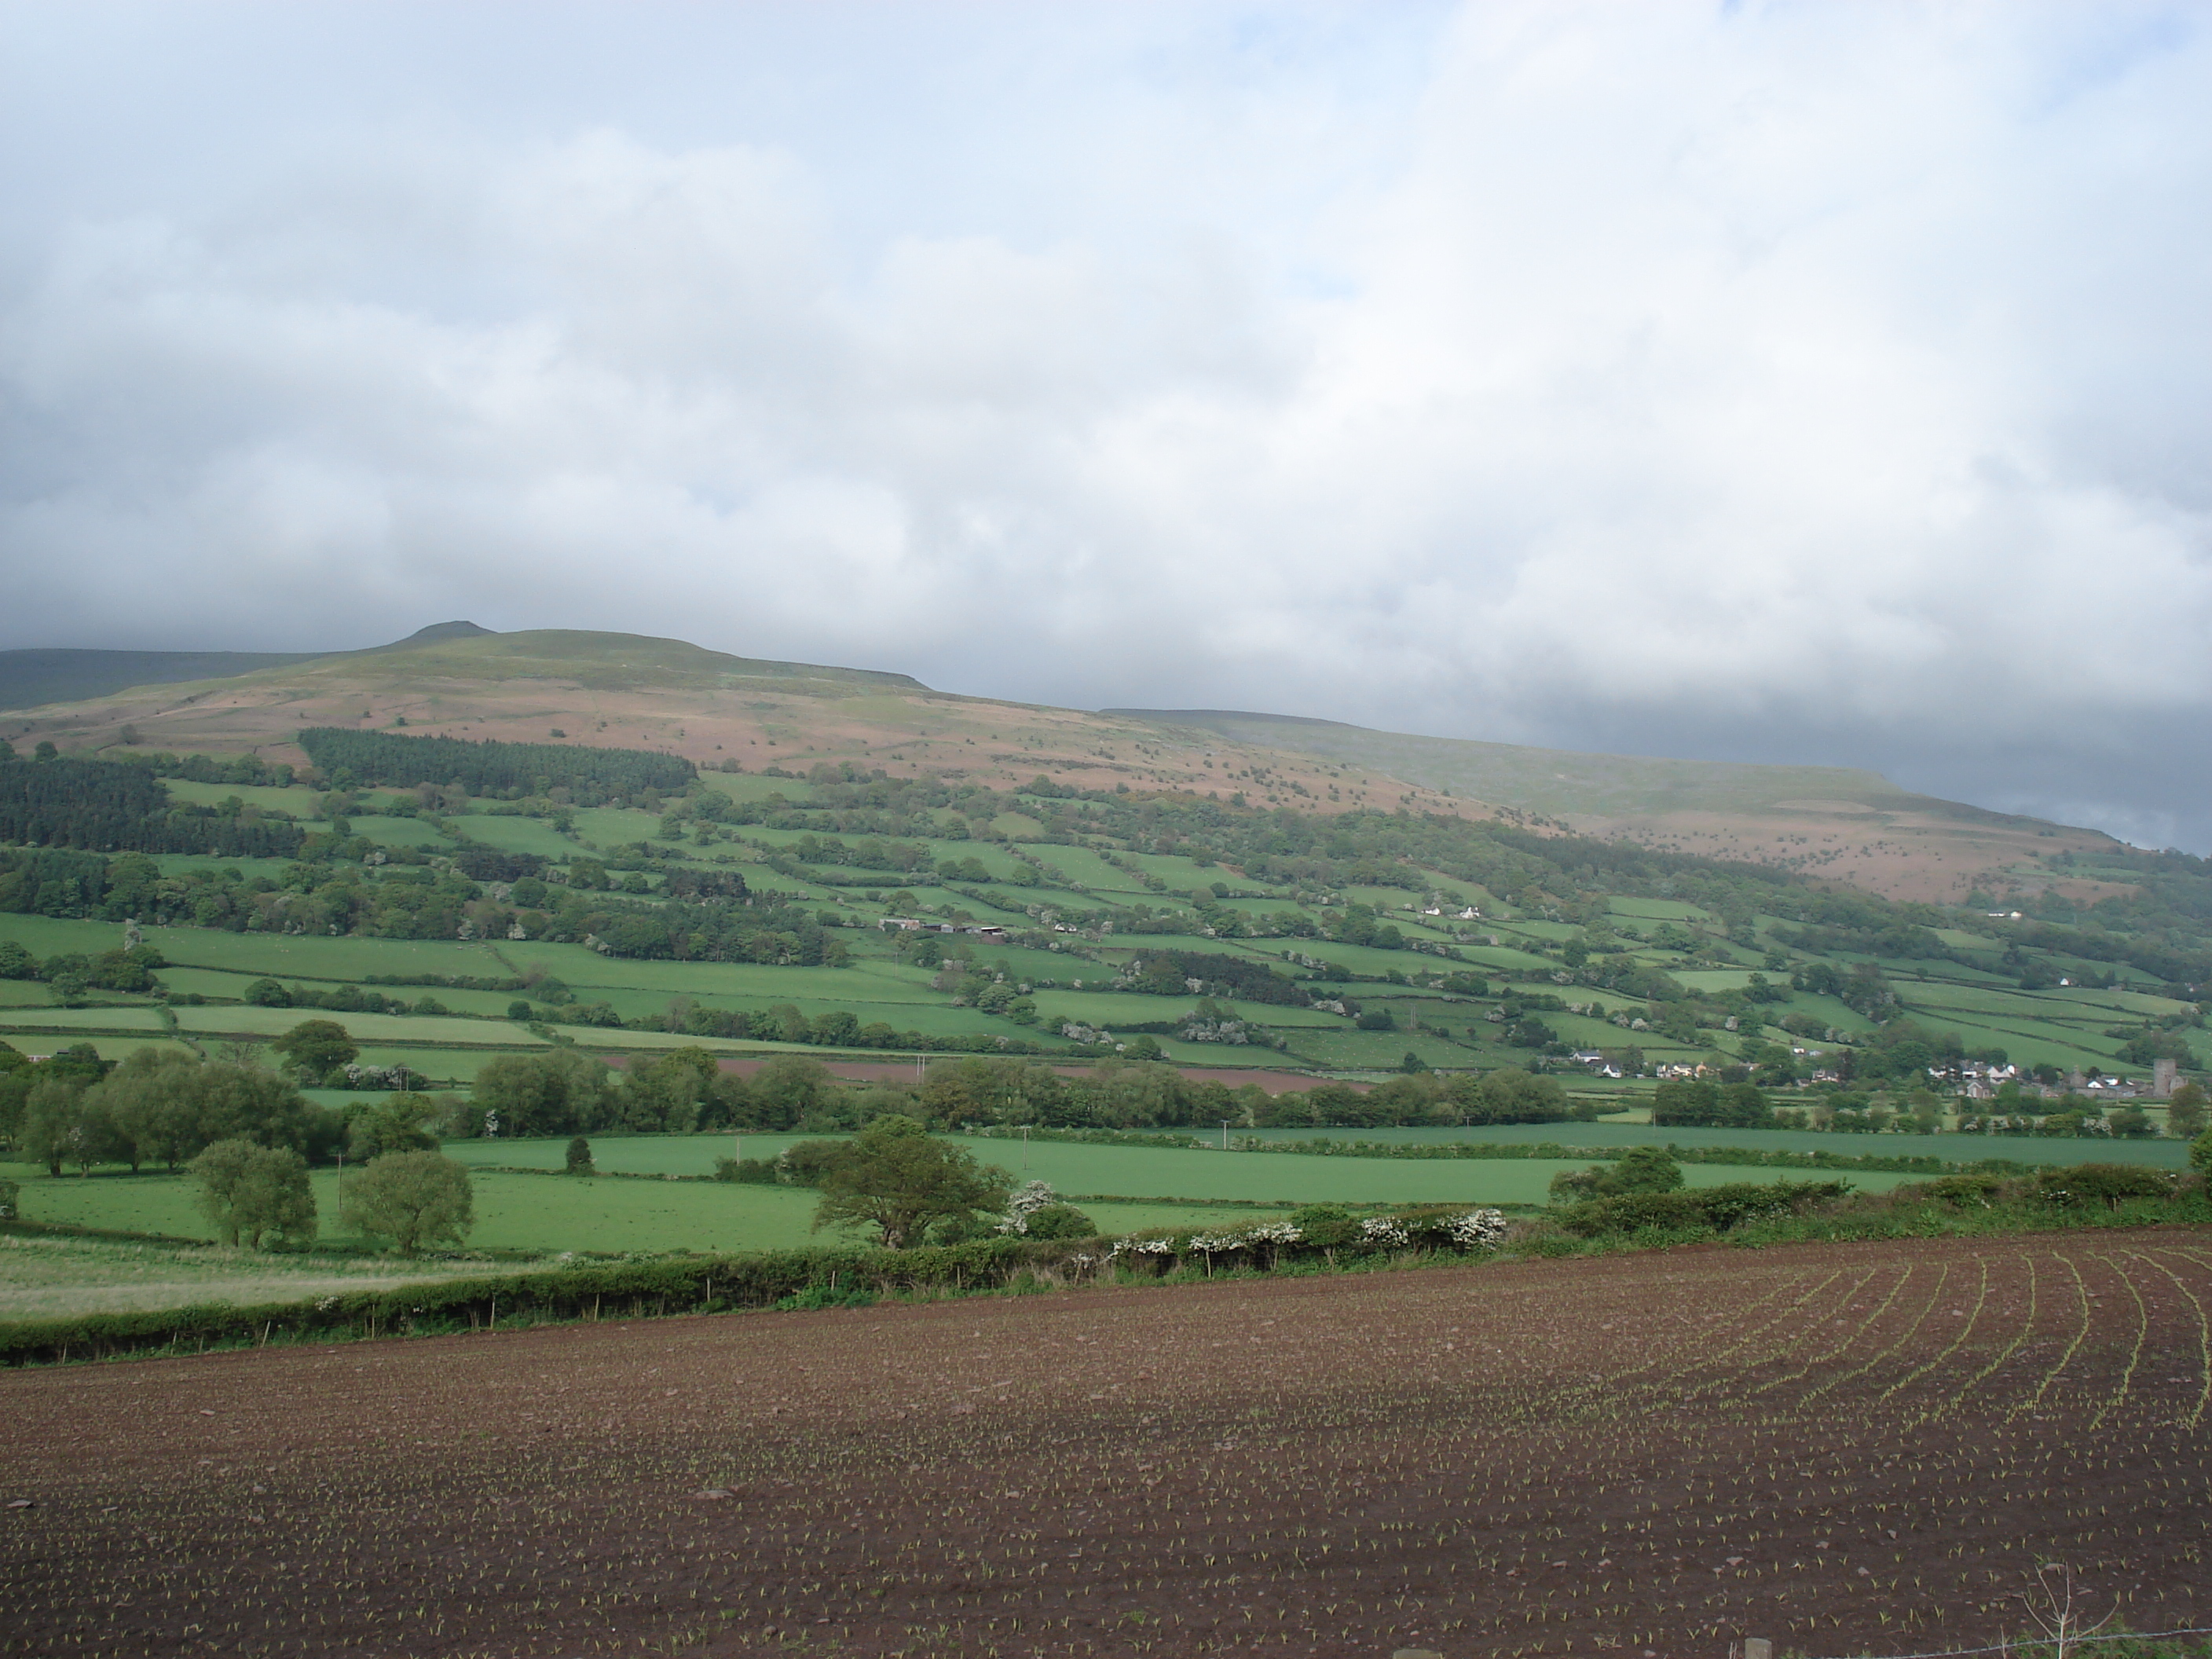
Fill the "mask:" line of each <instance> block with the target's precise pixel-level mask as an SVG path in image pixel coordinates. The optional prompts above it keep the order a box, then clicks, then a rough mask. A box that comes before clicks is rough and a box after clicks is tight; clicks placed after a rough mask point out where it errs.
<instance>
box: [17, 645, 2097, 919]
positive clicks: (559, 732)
mask: <svg viewBox="0 0 2212 1659" xmlns="http://www.w3.org/2000/svg"><path fill="white" fill-rule="evenodd" d="M307 726H349V727H354V728H357V729H379V728H391V729H394V730H399V729H404V730H407V731H410V732H424V733H431V734H440V735H447V736H455V737H473V738H505V739H508V740H513V741H520V742H544V741H547V740H548V739H549V738H551V739H553V740H556V741H558V740H568V741H578V742H585V743H592V744H607V745H611V746H622V747H638V748H647V749H658V750H666V751H668V752H672V753H680V754H683V755H684V756H686V757H688V758H690V759H691V760H693V761H694V762H695V763H698V764H700V765H702V766H708V767H730V766H734V767H736V768H738V769H742V770H746V771H760V770H763V769H768V768H770V767H776V768H781V769H785V770H786V771H790V772H794V773H804V772H805V771H806V770H808V769H811V768H813V767H816V766H819V765H829V766H831V767H833V768H837V769H853V770H854V771H855V772H857V773H860V774H863V775H864V774H866V773H867V772H871V771H874V770H878V769H880V770H883V771H884V772H885V773H886V774H888V775H915V774H917V773H920V772H923V771H933V772H938V773H940V774H942V775H946V776H951V777H960V778H968V779H974V780H976V781H988V782H991V783H992V784H994V787H1009V786H1012V785H1017V784H1026V783H1028V782H1030V781H1032V780H1033V779H1035V778H1036V777H1039V776H1042V777H1045V778H1047V779H1048V780H1049V781H1052V782H1054V783H1055V784H1057V785H1060V786H1062V787H1073V788H1079V789H1105V790H1128V791H1133V792H1138V793H1143V792H1146V791H1154V792H1161V793H1174V792H1189V793H1198V794H1201V795H1209V796H1212V798H1214V799H1221V800H1225V801H1231V802H1237V803H1241V804H1243V805H1249V806H1253V807H1257V808H1270V807H1281V808H1291V809H1293V810H1297V811H1308V812H1316V813H1322V814H1328V813H1334V812H1342V811H1358V810H1368V811H1401V810H1402V811H1419V812H1438V813H1448V814H1450V815H1454V816H1458V817H1500V818H1504V819H1507V820H1509V821H1512V822H1518V823H1526V824H1529V825H1531V826H1532V827H1537V828H1545V827H1556V828H1559V829H1573V830H1576V831H1577V832H1578V833H1582V834H1585V835H1594V836H1601V837H1603V838H1608V839H1614V840H1621V841H1629V842H1637V843H1638V844H1641V845H1645V846H1650V847H1655V848H1663V849H1666V850H1670V851H1677V852H1684V853H1691V854H1700V855H1704V856H1710V857H1721V858H1736V859H1746V860H1752V861H1755V862H1760V863H1765V864H1771V865H1774V866H1779V867H1783V868H1788V869H1792V870H1796V871H1797V872H1800V873H1803V874H1807V875H1811V876H1814V877H1816V878H1827V879H1832V880H1835V881H1837V882H1838V883H1840V884H1849V885H1856V886H1861V887H1865V888H1867V889H1869V890H1874V891H1879V892H1884V893H1887V894H1889V895H1891V896H1899V897H1919V898H1933V899H1947V900H1949V901H1952V902H1957V901H1959V900H1960V899H1962V898H1963V897H1965V896H1967V895H1968V894H1970V893H1972V892H1973V891H1976V890H1983V891H1985V892H1986V893H1987V894H1988V895H1989V896H1990V897H1991V899H1992V901H1993V902H1997V901H2000V900H2001V899H2002V896H2003V895H2005V894H2007V893H2013V894H2020V893H2027V892H2034V891H2040V890H2045V888H2053V887H2056V888H2060V889H2062V890H2068V891H2069V892H2074V893H2077V894H2078V895H2079V896H2093V894H2094V891H2095V888H2096V884H2095V883H2093V881H2083V880H2081V879H2080V878H2073V877H2063V876H2060V875H2058V874H2057V873H2056V872H2054V871H2052V870H2051V868H2050V867H2049V865H2048V855H2049V854H2053V853H2058V852H2096V851H2101V850H2105V849H2109V848H2112V847H2114V846H2116V845H2117V843H2115V842H2112V841H2111V839H2110V838H2109V837H2106V836H2103V835H2101V834H2100V833H2098V832H2095V831H2091V830H2082V829H2072V828H2069V827H2066V826H2059V825H2049V824H2045V823H2041V822H2039V821H2038V820H2034V819H2029V818H2021V817H2009V816H2008V815H2006V814H2003V813H1996V812H1990V811H1985V810H1984V809H1982V808H1978V807H1973V806H1969V805H1964V804H1962V803H1959V802H1954V801H1945V800H1942V799H1939V798H1936V797H1933V796H1926V795H1918V794H1915V793H1911V792H1910V791H1906V790H1904V789H1901V788H1899V787H1897V786H1896V785H1894V784H1893V783H1891V782H1889V781H1888V780H1887V779H1885V778H1882V777H1881V775H1879V774H1877V773H1873V772H1864V771H1857V770H1853V769H1844V768H1837V767H1811V766H1807V767H1788V766H1774V765H1763V764H1759V763H1746V762H1722V761H1685V760H1673V759H1665V758H1654V757H1637V756H1605V755H1593V754H1584V753H1580V752H1577V751H1572V750H1547V749H1539V748H1534V747H1532V746H1526V745H1517V744H1497V743H1489V742H1484V741H1480V740H1475V739H1467V738H1427V737H1420V736H1416V735H1413V734H1410V733H1404V732H1381V731H1376V730H1373V729H1371V728H1368V727H1364V726H1351V725H1347V724H1346V723H1343V722H1340V721H1334V720H1317V719H1315V718H1313V717H1310V716H1303V715H1271V714H1257V713H1252V712H1249V711H1235V710H1219V709H1214V710H1207V709H1135V708H1109V709H1103V710H1098V711H1095V712H1094V711H1084V710H1079V709H1069V708H1053V707H1051V706H1048V705H1043V704H1031V703H1020V702H1008V701H1005V700H1000V699H992V698H982V697H970V696H963V695H961V694H959V693H956V692H947V691H939V690H933V689H932V688H931V687H929V686H927V685H925V684H922V683H921V681H920V680H917V679H915V678H913V677H912V676H910V675H907V674H902V673H897V672H895V671H886V670H877V669H854V668H841V667H835V666H830V665H820V664H807V663H796V662H787V661H781V660H778V659H763V658H750V657H738V656H734V655H732V654H730V653H725V652H719V651H714V650H711V649H708V647H702V646H697V645H694V644H691V643H690V642H689V641H683V640H676V639H667V638H660V637H657V636H653V635H633V634H615V633H608V632H604V631H595V630H586V629H526V630H519V631H515V632H511V633H494V632H493V631H491V630H489V629H482V628H479V627H478V626H477V624H475V623H438V624H434V625H433V626H432V627H430V628H428V629H422V630H420V631H418V633H416V635H410V637H409V638H408V639H405V640H402V641H394V642H393V643H392V644H391V645H388V646H384V647H371V648H369V649H368V650H363V651H354V652H341V653H331V654H328V655H325V656H322V657H315V658H288V659H287V660H285V661H284V662H283V663H280V664H276V665H267V666H261V667H257V668H254V669H252V670H250V671H246V672H243V673H236V674H231V675H228V676H216V677H211V678H204V679H201V680H197V681H178V682H159V683H153V684H141V685H137V686H133V687H128V688H123V689H120V690H116V691H113V692H111V693H105V694H101V695H98V696H86V697H80V698H77V699H76V700H74V701H71V702H57V703H49V704H46V705H42V706H40V707H37V708H30V709H26V710H22V711H20V712H18V713H15V714H9V715H8V716H7V717H6V719H5V720H4V721H0V735H4V736H7V737H9V738H11V739H13V740H15V741H16V742H18V743H19V744H20V743H21V742H23V741H24V740H26V739H28V740H30V741H33V742H36V741H38V740H40V739H45V740H48V741H52V742H53V743H55V744H57V745H58V746H59V747H61V748H63V749H65V750H76V751H80V752H91V751H98V750H106V749H114V748H118V747H120V748H131V747H137V746H145V747H150V748H158V749H166V750H176V751H178V752H191V751H193V750H204V751H207V752H210V753H255V754H259V755H261V756H263V757H264V758H267V759H270V760H287V761H291V762H293V763H296V764H304V763H305V762H306V757H305V755H304V754H302V753H301V752H300V751H299V750H298V748H297V745H296V743H295V738H296V735H297V733H298V732H300V730H301V729H302V728H303V727H307Z"/></svg>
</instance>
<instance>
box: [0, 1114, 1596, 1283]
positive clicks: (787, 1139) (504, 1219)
mask: <svg viewBox="0 0 2212 1659" xmlns="http://www.w3.org/2000/svg"><path fill="white" fill-rule="evenodd" d="M794 1139H799V1137H797V1136H793V1135H748V1136H747V1137H746V1138H745V1147H744V1151H745V1154H746V1156H747V1157H756V1158H757V1157H769V1156H773V1155H774V1154H775V1152H780V1151H781V1150H782V1148H784V1147H785V1146H789V1145H790V1144H791V1143H792V1141H793V1140H794ZM969 1144H970V1145H972V1146H975V1147H976V1148H977V1150H978V1151H979V1152H981V1155H982V1156H984V1157H986V1158H991V1157H994V1156H995V1157H996V1158H998V1159H999V1161H1000V1162H1002V1163H1005V1164H1007V1165H1008V1166H1009V1167H1010V1168H1012V1170H1014V1171H1015V1172H1016V1173H1017V1174H1018V1175H1024V1178H1026V1177H1027V1176H1028V1175H1030V1174H1036V1175H1037V1176H1039V1178H1049V1176H1048V1175H1046V1173H1045V1172H1043V1171H1042V1170H1033V1171H1027V1172H1024V1170H1022V1168H1021V1158H1020V1157H1019V1152H1020V1146H1019V1143H1016V1144H1015V1146H1014V1147H1013V1152H1014V1153H1015V1156H1014V1157H1012V1158H1007V1157H1006V1152H1007V1150H1008V1149H1007V1145H1006V1142H1004V1141H993V1142H988V1143H986V1142H980V1141H978V1142H971V1143H969ZM730 1146H731V1143H730V1141H729V1139H727V1138H726V1137H722V1136H699V1137H690V1136H666V1137H662V1136H638V1137H634V1138H629V1139H618V1138H608V1139H602V1140H599V1141H595V1142H594V1143H593V1144H592V1150H593V1152H594V1154H595V1156H596V1158H597V1161H598V1163H599V1166H600V1167H601V1168H602V1169H605V1170H609V1171H611V1172H612V1171H620V1172H623V1173H632V1174H642V1175H663V1174H682V1175H705V1174H708V1173H710V1172H711V1171H712V1170H713V1169H714V1159H715V1158H717V1157H726V1156H727V1155H728V1153H729V1152H730ZM567 1147H568V1142H567V1141H565V1140H545V1141H481V1140H478V1141H465V1140H464V1141H453V1142H449V1143H448V1144H447V1152H449V1153H451V1154H453V1156H454V1157H457V1158H460V1159H461V1160H462V1161H463V1162H465V1163H467V1164H471V1165H472V1166H475V1168H474V1173H473V1174H472V1176H471V1184H472V1186H473V1188H474V1189H475V1206H476V1217H477V1223H476V1226H475V1228H474V1230H473V1231H471V1233H470V1234H469V1237H468V1243H469V1244H470V1245H471V1248H474V1249H491V1250H520V1251H527V1252H532V1253H534V1254H543V1255H553V1254H556V1253H557V1252H561V1251H564V1250H577V1251H584V1252H587V1253H608V1254H622V1253H632V1252H643V1253H650V1252H659V1251H665V1250H696V1251H700V1252H736V1251H744V1250H772V1249H794V1248H798V1247H799V1246H803V1245H809V1244H826V1243H835V1242H837V1241H838V1240H839V1239H840V1237H842V1235H839V1234H837V1233H834V1232H827V1233H817V1232H815V1231H813V1230H812V1226H813V1218H814V1206H815V1201H816V1198H817V1194H814V1193H813V1192H811V1191H810V1190H808V1189H806V1188H799V1187H754V1186H738V1185H734V1184H730V1183H726V1182H701V1181H665V1182H664V1181H624V1180H620V1179H616V1178H613V1177H612V1176H609V1177H607V1178H602V1179H599V1180H589V1179H583V1178H572V1177H569V1176H556V1175H550V1174H549V1175H517V1174H509V1173H506V1172H505V1171H503V1170H499V1169H496V1168H490V1169H487V1168H485V1167H483V1166H485V1165H487V1164H491V1165H498V1164H506V1165H509V1166H513V1167H514V1168H518V1169H542V1170H549V1171H550V1170H558V1169H560V1168H561V1167H562V1159H563V1154H564V1153H565V1152H566V1150H567ZM1037 1150H1038V1151H1039V1152H1042V1151H1043V1150H1044V1149H1043V1148H1042V1147H1039V1148H1038V1149H1037ZM1054 1150H1075V1151H1082V1150H1086V1149H1083V1148H1073V1149H1061V1148H1056V1149H1054ZM1113 1150H1120V1149H1113ZM1152 1156H1154V1157H1157V1158H1176V1157H1181V1156H1188V1157H1189V1158H1191V1159H1192V1161H1193V1164H1194V1167H1195V1168H1196V1169H1197V1170H1198V1171H1199V1172H1200V1174H1201V1176H1202V1175H1203V1174H1204V1173H1205V1172H1206V1170H1208V1169H1209V1168H1210V1167H1211V1166H1210V1164H1209V1161H1208V1160H1207V1159H1206V1158H1205V1157H1204V1156H1203V1155H1202V1154H1198V1153H1191V1154H1187V1155H1186V1154H1179V1153H1175V1152H1157V1153H1153V1154H1152ZM1323 1161H1324V1160H1322V1159H1318V1158H1316V1159H1293V1160H1291V1162H1292V1163H1295V1164H1305V1163H1321V1162H1323ZM1333 1161H1334V1162H1339V1163H1342V1162H1347V1161H1348V1160H1343V1159H1338V1160H1333ZM1499 1167H1503V1168H1507V1169H1517V1168H1518V1167H1519V1166H1518V1165H1513V1164H1508V1165H1503V1166H1499ZM1542 1167H1544V1168H1546V1169H1550V1168H1553V1167H1556V1166H1553V1165H1548V1164H1547V1165H1544V1166H1542ZM0 1176H5V1177H6V1178H8V1179H9V1180H14V1181H18V1182H21V1185H22V1195H21V1206H22V1214H23V1218H24V1219H26V1220H27V1221H35V1222H43V1223H48V1224H58V1225H64V1226H72V1227H91V1228H96V1229H99V1230H101V1231H117V1232H143V1233H155V1234H160V1235H162V1236H164V1237H170V1238H180V1239H193V1238H197V1239H211V1238H213V1237H215V1232H214V1229H213V1228H212V1226H211V1225H210V1224H209V1222H208V1219H207V1218H206V1217H205V1216H204V1214H203V1213H202V1212H201V1211H200V1209H199V1206H198V1203H197V1199H196V1196H195V1194H196V1192H197V1188H196V1187H195V1186H194V1184H193V1182H191V1179H190V1178H189V1177H188V1176H171V1175H165V1174H160V1173H156V1172H152V1171H149V1172H147V1173H144V1174H141V1175H135V1176H133V1175H125V1174H123V1173H120V1172H117V1173H113V1174H106V1173H103V1174H98V1175H94V1176H88V1177H80V1176H74V1175H68V1176H49V1175H47V1174H46V1171H45V1170H43V1169H39V1168H35V1167H33V1166H30V1165H26V1164H4V1163H0ZM309 1184H310V1185H311V1186H312V1187H313V1190H314V1194H315V1207H316V1210H317V1212H318V1213H319V1218H320V1219H321V1222H322V1232H321V1237H323V1238H324V1239H325V1240H326V1241H331V1242H335V1243H352V1242H357V1241H354V1240H353V1238H352V1236H351V1235H350V1234H349V1233H348V1232H347V1231H345V1229H344V1228H343V1226H341V1225H339V1221H338V1207H339V1206H338V1175H337V1171H336V1170H328V1169H321V1170H314V1171H313V1173H312V1174H311V1176H309ZM1220 1184H1221V1183H1219V1182H1208V1181H1206V1180H1203V1179H1201V1180H1200V1181H1198V1182H1194V1188H1195V1190H1194V1192H1192V1193H1190V1194H1182V1193H1173V1192H1163V1193H1161V1194H1157V1196H1159V1197H1165V1198H1180V1197H1189V1198H1193V1199H1195V1200H1198V1201H1197V1202H1195V1203H1192V1204H1144V1203H1137V1204H1122V1203H1116V1204H1098V1203H1090V1204H1085V1206H1084V1211H1085V1214H1087V1215H1089V1216H1090V1217H1091V1219H1092V1220H1093V1221H1095V1222H1097V1224H1098V1225H1099V1226H1100V1227H1101V1228H1102V1229H1103V1230H1104V1231H1107V1232H1109V1233H1123V1232H1133V1231H1137V1230H1139V1229H1140V1228H1146V1227H1169V1226H1183V1227H1190V1226H1208V1225H1215V1224H1216V1223H1219V1224H1221V1225H1233V1224H1235V1223H1237V1222H1238V1221H1240V1220H1241V1221H1249V1220H1251V1219H1252V1214H1251V1212H1250V1211H1249V1210H1245V1209H1235V1208H1224V1207H1218V1201H1219V1200H1222V1199H1224V1198H1237V1197H1239V1196H1242V1195H1241V1194H1234V1193H1223V1192H1219V1191H1215V1190H1212V1188H1215V1187H1217V1186H1218V1185H1220ZM1069 1190H1071V1191H1072V1190H1074V1188H1069ZM1086 1190H1091V1191H1103V1192H1108V1193H1115V1190H1116V1189H1114V1188H1105V1187H1099V1188H1089V1189H1086ZM1116 1195H1119V1196H1127V1197H1139V1198H1148V1197H1152V1196H1155V1194H1152V1193H1151V1192H1150V1191H1148V1190H1147V1189H1145V1188H1137V1189H1135V1190H1134V1191H1133V1192H1131V1193H1128V1194H1116ZM1288 1196H1290V1197H1295V1196H1296V1194H1290V1195H1288ZM1208 1200H1212V1201H1213V1202H1214V1203H1215V1205H1216V1206H1217V1207H1212V1208H1209V1207H1207V1201H1208ZM1299 1201H1306V1200H1299ZM264 1259H266V1260H277V1259H279V1258H264ZM4 1295H5V1291H4V1289H0V1308H4V1305H5V1304H4ZM217 1299H226V1298H225V1297H217V1296H216V1295H215V1294H214V1293H210V1294H208V1295H204V1296H201V1295H193V1296H187V1297H181V1298H172V1299H171V1301H172V1303H173V1302H174V1301H176V1300H182V1301H188V1302H190V1301H212V1300H217ZM227 1299H232V1300H235V1299H237V1298H235V1297H227ZM255 1299H257V1300H258V1299H260V1298H259V1297H256V1298H255ZM0 1316H4V1315H0Z"/></svg>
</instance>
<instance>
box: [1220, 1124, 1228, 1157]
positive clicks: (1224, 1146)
mask: <svg viewBox="0 0 2212 1659" xmlns="http://www.w3.org/2000/svg"><path fill="white" fill-rule="evenodd" d="M1221 1150H1222V1151H1223V1152H1227V1151H1228V1150H1229V1120H1228V1119H1227V1118H1223V1119H1222V1120H1221Z"/></svg>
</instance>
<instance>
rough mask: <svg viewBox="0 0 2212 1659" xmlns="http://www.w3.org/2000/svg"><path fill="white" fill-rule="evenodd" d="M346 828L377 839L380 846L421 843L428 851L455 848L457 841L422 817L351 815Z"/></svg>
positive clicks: (442, 850)
mask: <svg viewBox="0 0 2212 1659" xmlns="http://www.w3.org/2000/svg"><path fill="white" fill-rule="evenodd" d="M346 828H347V829H349V830H351V831H352V833H353V834H355V835H356V836H360V837H361V839H362V840H363V841H373V842H375V843H376V844H377V845H378V846H379V847H419V848H422V849H423V850H425V851H428V850H430V849H432V848H435V849H437V850H438V851H440V852H450V851H452V850H453V842H451V841H449V840H447V837H446V836H444V835H443V834H441V832H440V831H439V829H437V827H436V826H435V824H428V823H423V822H422V819H420V818H385V817H357V818H348V819H347V820H346Z"/></svg>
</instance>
